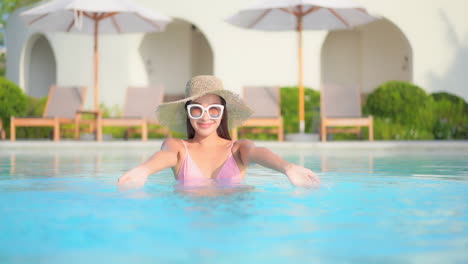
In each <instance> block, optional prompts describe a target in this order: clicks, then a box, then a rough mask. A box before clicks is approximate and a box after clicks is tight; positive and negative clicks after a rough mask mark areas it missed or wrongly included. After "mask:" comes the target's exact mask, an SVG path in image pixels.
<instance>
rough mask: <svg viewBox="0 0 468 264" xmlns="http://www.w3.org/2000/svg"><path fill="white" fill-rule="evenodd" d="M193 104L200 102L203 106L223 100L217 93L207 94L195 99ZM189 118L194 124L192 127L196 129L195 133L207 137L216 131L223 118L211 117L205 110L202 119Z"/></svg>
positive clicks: (219, 102)
mask: <svg viewBox="0 0 468 264" xmlns="http://www.w3.org/2000/svg"><path fill="white" fill-rule="evenodd" d="M192 104H200V105H202V106H203V107H208V106H210V105H213V104H222V102H221V98H220V97H219V96H217V95H215V94H206V95H204V96H202V97H199V98H197V99H195V100H194V101H193V102H192ZM189 120H190V124H192V127H193V129H194V130H195V134H197V135H199V136H203V137H206V136H209V135H211V134H212V133H216V130H217V129H218V127H219V125H220V124H221V120H222V119H221V118H220V119H211V118H210V117H209V116H208V115H207V113H206V112H204V113H203V116H202V117H201V118H200V119H192V118H189Z"/></svg>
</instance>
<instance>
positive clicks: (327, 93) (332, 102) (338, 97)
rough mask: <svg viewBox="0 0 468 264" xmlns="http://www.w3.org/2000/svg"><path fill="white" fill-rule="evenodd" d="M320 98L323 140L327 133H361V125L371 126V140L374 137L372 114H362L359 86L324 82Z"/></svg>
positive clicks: (325, 138)
mask: <svg viewBox="0 0 468 264" xmlns="http://www.w3.org/2000/svg"><path fill="white" fill-rule="evenodd" d="M320 98H321V104H320V113H321V137H322V141H326V140H327V133H356V134H360V132H361V130H360V128H361V127H369V140H370V141H372V140H373V139H374V131H373V119H372V116H368V117H363V116H362V114H361V95H360V91H359V88H358V86H343V85H336V84H324V85H322V91H321V96H320ZM336 127H357V128H336Z"/></svg>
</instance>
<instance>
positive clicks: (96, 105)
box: [94, 20, 99, 111]
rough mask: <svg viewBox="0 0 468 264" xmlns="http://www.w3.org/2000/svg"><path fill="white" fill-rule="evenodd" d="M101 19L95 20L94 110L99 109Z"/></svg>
mask: <svg viewBox="0 0 468 264" xmlns="http://www.w3.org/2000/svg"><path fill="white" fill-rule="evenodd" d="M98 45H99V21H98V20H95V21H94V111H98V110H99V47H98Z"/></svg>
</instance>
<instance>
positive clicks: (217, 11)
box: [7, 0, 468, 106]
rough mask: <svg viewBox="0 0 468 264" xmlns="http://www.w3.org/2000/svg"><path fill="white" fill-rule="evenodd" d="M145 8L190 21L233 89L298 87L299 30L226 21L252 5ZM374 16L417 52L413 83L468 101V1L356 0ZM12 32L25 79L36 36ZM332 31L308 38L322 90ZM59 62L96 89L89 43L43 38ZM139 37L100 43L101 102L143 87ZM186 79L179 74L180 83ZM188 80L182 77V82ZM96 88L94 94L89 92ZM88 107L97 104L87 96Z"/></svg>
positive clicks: (11, 55) (247, 0)
mask: <svg viewBox="0 0 468 264" xmlns="http://www.w3.org/2000/svg"><path fill="white" fill-rule="evenodd" d="M136 2H138V3H141V4H142V5H143V6H146V7H149V8H152V9H154V10H156V11H158V12H161V13H163V14H165V15H169V16H171V17H176V18H181V19H183V20H185V21H187V22H188V23H193V24H195V25H196V26H197V28H199V29H200V30H201V31H202V32H203V33H204V34H205V37H206V39H207V40H208V42H209V43H210V45H211V47H212V50H213V57H214V66H213V67H214V70H213V71H214V74H215V75H217V76H219V77H220V78H222V79H223V81H224V83H225V86H226V87H227V88H228V89H232V90H235V91H238V92H239V91H240V89H241V87H242V86H243V85H294V84H296V83H297V77H298V76H297V75H298V74H297V72H298V70H297V39H296V34H295V33H294V32H259V31H250V30H245V29H240V28H236V27H234V26H231V25H229V24H227V23H225V22H224V21H223V20H224V19H225V18H227V17H228V16H230V15H232V14H234V13H235V12H236V11H237V10H239V9H241V8H243V7H246V6H248V5H250V4H251V3H252V2H253V1H252V0H238V1H220V0H198V1H193V0H177V1H176V0H173V1H163V0H138V1H136ZM359 2H360V3H361V4H363V5H364V6H366V7H367V8H368V9H369V10H370V11H372V12H374V13H378V14H380V15H382V16H384V17H385V18H387V19H388V20H390V21H391V22H392V23H394V24H395V25H396V26H397V27H398V28H399V29H400V30H401V31H402V32H403V33H404V34H405V36H406V37H407V38H408V41H409V43H410V45H411V47H412V51H413V81H414V82H415V83H416V84H417V85H420V86H421V87H423V88H425V89H427V90H428V91H435V90H441V89H443V90H446V91H448V92H452V93H456V94H458V95H461V96H463V97H465V99H468V88H467V87H466V83H468V74H466V70H465V69H467V68H468V20H467V18H466V10H468V1H465V0H451V1H444V0H431V1H427V0H412V1H406V0H395V1H387V0H359ZM8 23H9V25H8V29H7V41H8V42H7V45H8V53H7V60H8V61H7V77H8V78H9V79H10V80H12V81H14V82H17V83H21V82H24V81H23V80H21V77H22V76H20V70H21V69H22V67H20V64H21V62H22V58H21V56H22V51H23V50H22V49H23V47H24V45H25V43H26V41H27V39H28V37H29V36H30V35H31V34H32V33H33V31H31V30H30V29H28V28H26V27H25V25H24V24H22V23H20V22H19V21H18V18H17V17H15V15H14V14H13V15H12V16H10V18H9V22H8ZM326 35H327V32H324V31H320V32H316V31H308V32H306V33H305V34H304V58H305V60H304V74H305V77H304V83H305V85H306V86H310V87H314V88H316V89H318V87H319V85H320V57H321V48H322V44H323V41H324V39H325V37H326ZM46 36H47V38H48V39H49V40H50V43H51V46H52V50H53V51H54V54H55V55H56V58H57V82H58V83H59V85H60V84H74V85H77V84H78V85H79V84H87V85H89V86H92V74H91V73H92V56H91V55H90V54H92V38H91V37H89V36H81V35H71V34H64V33H55V34H49V33H48V34H46ZM142 38H143V35H142V34H132V35H123V36H106V37H102V38H101V39H102V41H101V43H100V44H101V67H100V69H101V88H100V93H101V98H100V99H101V100H102V101H104V102H105V103H106V104H113V103H122V102H123V97H124V95H125V88H126V87H127V86H128V85H138V84H144V83H145V82H148V81H149V80H147V79H145V78H146V77H145V75H146V73H145V65H144V62H143V61H142V59H141V56H140V55H139V50H138V49H139V45H140V44H141V40H142ZM186 78H187V76H185V75H181V76H180V79H186ZM186 81H187V80H181V81H180V82H181V83H185V82H186ZM91 91H92V90H91ZM87 105H88V106H89V105H92V92H88V101H87Z"/></svg>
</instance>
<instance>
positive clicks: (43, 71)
mask: <svg viewBox="0 0 468 264" xmlns="http://www.w3.org/2000/svg"><path fill="white" fill-rule="evenodd" d="M23 52H24V56H23V65H22V67H23V73H24V74H23V80H22V83H23V85H24V89H25V92H26V93H27V94H28V95H30V96H33V97H44V96H47V95H48V93H49V89H50V86H51V85H52V84H55V83H56V80H57V65H56V60H55V55H54V51H53V50H52V46H51V45H50V43H49V40H48V39H47V38H46V37H45V36H44V35H42V34H35V35H33V36H31V37H30V38H29V40H28V41H27V43H26V46H25V49H24V51H23Z"/></svg>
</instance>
